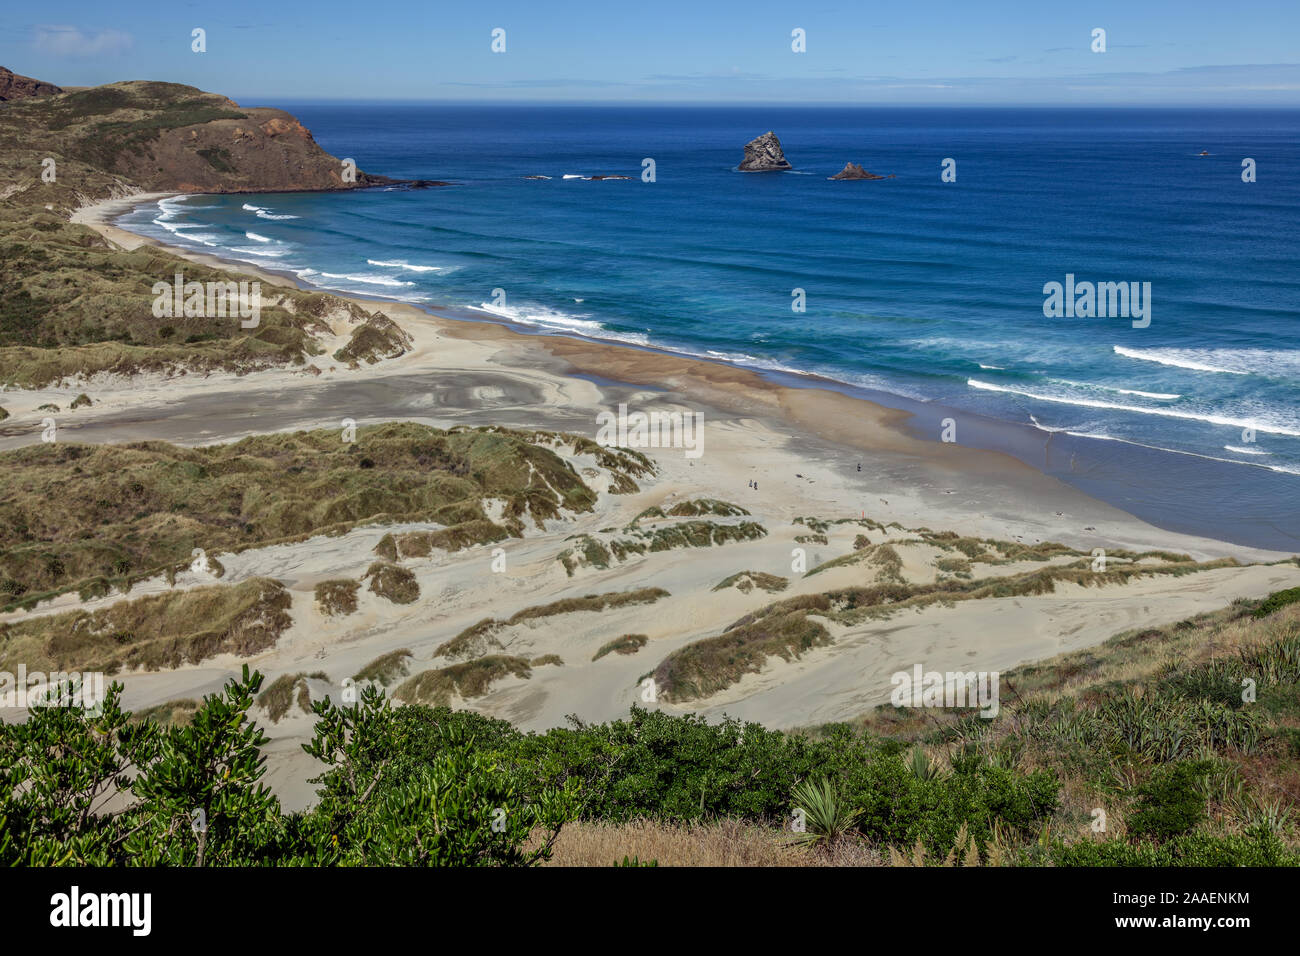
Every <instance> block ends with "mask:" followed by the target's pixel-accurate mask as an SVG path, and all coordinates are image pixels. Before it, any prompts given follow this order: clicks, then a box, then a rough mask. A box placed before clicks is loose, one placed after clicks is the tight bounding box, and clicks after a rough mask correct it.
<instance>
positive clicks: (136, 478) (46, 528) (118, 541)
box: [0, 423, 596, 607]
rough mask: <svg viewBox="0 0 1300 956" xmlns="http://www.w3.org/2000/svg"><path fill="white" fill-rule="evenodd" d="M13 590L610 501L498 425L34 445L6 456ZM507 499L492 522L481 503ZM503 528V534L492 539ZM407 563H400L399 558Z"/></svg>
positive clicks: (124, 582) (516, 527)
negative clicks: (357, 533)
mask: <svg viewBox="0 0 1300 956" xmlns="http://www.w3.org/2000/svg"><path fill="white" fill-rule="evenodd" d="M0 471H3V473H4V475H5V495H4V496H3V498H2V499H0V594H3V595H7V596H8V598H9V605H8V606H9V607H14V606H17V605H19V604H22V603H24V602H26V604H27V606H33V602H34V601H35V600H39V599H40V597H41V596H42V595H47V594H48V595H52V594H58V593H62V592H64V591H70V590H79V589H81V588H82V587H83V586H85V585H87V584H88V583H89V582H92V581H95V579H99V578H102V579H103V580H102V581H100V582H98V583H97V584H96V585H95V586H96V587H97V588H99V589H100V591H101V592H102V593H107V588H108V587H116V588H118V589H121V590H125V589H127V588H129V587H130V586H131V584H132V583H133V582H134V581H137V580H140V579H141V578H143V577H147V576H150V575H152V574H158V573H163V572H165V571H167V570H170V569H174V568H176V567H178V566H187V565H188V564H189V562H190V555H191V553H192V551H193V549H194V548H203V549H204V550H205V551H207V552H208V553H209V554H210V555H215V554H216V553H218V552H222V551H229V552H236V551H241V550H244V549H246V548H251V547H264V546H266V545H269V544H274V543H282V542H291V541H300V540H304V539H306V538H308V537H311V536H313V535H318V534H341V533H343V532H346V531H348V530H350V529H352V528H354V527H356V526H358V525H360V524H365V523H374V522H379V521H386V522H408V521H409V522H415V521H434V522H439V523H444V524H447V525H448V526H449V527H448V528H447V529H446V530H445V531H443V532H439V534H442V535H445V537H446V539H447V540H448V541H450V540H451V539H453V538H455V537H456V536H458V535H463V536H464V537H466V538H467V539H473V540H481V539H483V538H485V537H492V538H495V537H504V536H506V535H508V534H513V535H518V534H522V533H523V528H524V524H525V522H526V521H529V520H531V521H535V522H538V523H540V522H541V520H542V519H544V518H557V517H559V516H560V512H561V509H565V510H567V511H571V512H581V511H590V510H591V508H592V506H593V504H594V503H595V500H596V496H595V493H594V492H593V491H591V489H589V488H588V487H587V486H586V485H584V484H583V483H582V481H581V479H579V478H578V476H577V475H576V474H575V473H574V472H573V471H572V469H570V468H569V467H568V465H567V463H566V462H564V461H563V460H562V459H560V458H559V457H558V456H557V455H555V454H554V453H553V452H552V451H550V450H549V449H546V448H542V447H538V446H537V445H532V444H529V443H527V442H525V441H523V440H522V439H521V438H518V437H515V436H512V435H506V434H500V433H498V432H496V431H494V430H481V429H455V430H452V431H442V430H440V429H435V428H428V427H426V426H423V425H415V424H409V423H404V424H387V425H378V426H373V427H369V428H362V429H359V430H358V432H357V441H356V442H355V443H344V442H341V441H340V440H339V434H338V432H337V431H336V430H334V429H321V430H318V431H311V432H296V433H293V434H274V435H259V436H255V437H251V438H246V439H244V440H242V441H239V442H235V443H233V444H227V445H212V446H206V447H202V448H181V447H179V446H176V445H171V444H168V443H165V442H140V443H133V444H127V445H78V444H75V443H68V442H57V443H53V444H44V443H43V444H39V445H31V446H27V447H24V448H20V449H16V450H13V451H8V452H3V453H0ZM488 499H501V500H505V501H506V502H507V505H506V508H505V516H504V517H503V519H502V520H503V524H502V526H500V527H497V526H495V525H493V524H492V522H490V521H489V520H488V518H487V515H486V514H485V513H484V511H483V502H484V501H486V500H488ZM489 528H491V529H494V530H491V531H490V533H489V531H488V530H487V529H489ZM392 558H394V559H395V558H396V554H394V555H392Z"/></svg>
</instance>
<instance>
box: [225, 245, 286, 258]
mask: <svg viewBox="0 0 1300 956" xmlns="http://www.w3.org/2000/svg"><path fill="white" fill-rule="evenodd" d="M230 251H231V252H242V253H244V254H245V255H251V256H257V257H258V258H259V259H275V258H278V257H280V256H287V255H288V254H289V250H288V249H266V248H261V247H257V246H254V247H252V248H249V247H247V246H231V247H230Z"/></svg>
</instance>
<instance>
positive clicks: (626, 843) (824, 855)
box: [544, 819, 885, 867]
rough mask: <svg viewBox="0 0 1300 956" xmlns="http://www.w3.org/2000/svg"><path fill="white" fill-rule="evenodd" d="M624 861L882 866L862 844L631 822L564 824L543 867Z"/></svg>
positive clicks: (746, 829) (748, 828)
mask: <svg viewBox="0 0 1300 956" xmlns="http://www.w3.org/2000/svg"><path fill="white" fill-rule="evenodd" d="M624 857H632V858H636V859H639V860H640V861H641V862H642V863H648V862H650V861H654V862H655V863H656V864H657V865H658V866H725V867H742V866H743V867H754V866H883V865H885V861H884V859H883V858H882V857H881V856H880V854H879V853H878V852H876V851H875V850H873V849H872V848H871V847H869V846H867V845H866V844H865V843H863V842H862V841H847V840H846V841H843V842H841V843H839V844H837V845H836V846H834V847H832V848H830V850H829V851H825V852H823V851H818V850H813V849H810V848H805V847H797V846H791V845H790V834H789V832H788V831H787V832H783V831H781V830H777V829H775V828H771V827H762V826H758V825H756V824H751V823H744V822H741V821H738V820H718V821H716V822H711V823H701V824H693V825H685V824H674V823H660V822H658V821H654V820H644V819H640V820H632V821H629V822H627V823H603V822H587V821H578V822H575V823H570V824H568V825H567V826H566V827H565V828H564V829H563V830H562V831H560V837H559V839H558V840H557V841H556V843H555V853H554V856H552V858H551V860H550V861H549V862H548V863H546V864H544V865H546V866H611V865H613V864H614V863H616V862H619V861H621V860H622V859H623V858H624Z"/></svg>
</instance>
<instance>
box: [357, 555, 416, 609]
mask: <svg viewBox="0 0 1300 956" xmlns="http://www.w3.org/2000/svg"><path fill="white" fill-rule="evenodd" d="M363 577H364V578H369V579H370V590H371V591H372V592H373V593H375V594H378V595H379V596H380V597H381V598H384V599H385V600H388V601H392V602H393V603H394V604H412V603H414V602H415V600H416V599H417V598H419V596H420V585H419V583H418V582H417V581H416V580H415V575H414V574H412V573H411V572H410V571H408V570H407V569H406V568H404V567H402V566H401V565H398V564H390V563H389V562H387V561H376V562H375V563H374V564H372V565H370V567H368V568H367V569H366V573H365V575H364V576H363Z"/></svg>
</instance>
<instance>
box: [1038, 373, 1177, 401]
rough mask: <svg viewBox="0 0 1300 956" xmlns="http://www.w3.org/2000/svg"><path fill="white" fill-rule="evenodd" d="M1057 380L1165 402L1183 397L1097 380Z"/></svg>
mask: <svg viewBox="0 0 1300 956" xmlns="http://www.w3.org/2000/svg"><path fill="white" fill-rule="evenodd" d="M1056 381H1058V382H1060V383H1061V384H1062V385H1069V386H1072V387H1073V388H1095V389H1098V390H1100V391H1103V392H1115V393H1116V394H1118V395H1136V396H1138V397H1139V398H1154V399H1157V400H1159V401H1163V402H1172V401H1173V400H1174V399H1175V398H1182V396H1181V395H1179V394H1178V393H1177V392H1143V391H1139V390H1138V389H1136V388H1117V387H1115V386H1114V385H1099V384H1097V383H1095V382H1072V381H1070V380H1069V379H1064V378H1062V379H1056Z"/></svg>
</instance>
